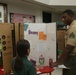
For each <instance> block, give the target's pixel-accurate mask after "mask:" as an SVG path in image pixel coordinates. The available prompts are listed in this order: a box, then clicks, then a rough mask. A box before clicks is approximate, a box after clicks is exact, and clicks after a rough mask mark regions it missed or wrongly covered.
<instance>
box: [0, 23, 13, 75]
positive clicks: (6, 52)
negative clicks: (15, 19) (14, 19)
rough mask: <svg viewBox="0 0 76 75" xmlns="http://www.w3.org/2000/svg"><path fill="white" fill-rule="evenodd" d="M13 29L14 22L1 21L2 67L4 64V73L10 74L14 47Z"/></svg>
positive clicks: (0, 51) (0, 48)
mask: <svg viewBox="0 0 76 75" xmlns="http://www.w3.org/2000/svg"><path fill="white" fill-rule="evenodd" d="M11 30H12V24H10V23H0V62H1V64H0V67H1V66H2V65H3V69H4V75H9V73H10V69H11V65H12V64H11V62H12V58H13V50H12V49H13V48H12V34H11V33H12V32H11ZM0 75H1V74H0Z"/></svg>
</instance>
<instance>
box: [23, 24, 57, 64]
mask: <svg viewBox="0 0 76 75" xmlns="http://www.w3.org/2000/svg"><path fill="white" fill-rule="evenodd" d="M24 39H27V40H28V41H29V42H30V44H31V48H30V49H31V52H30V54H29V60H30V59H33V60H36V64H39V57H40V55H43V57H44V58H45V62H44V65H49V58H52V59H53V61H55V60H56V23H47V24H46V23H24Z"/></svg>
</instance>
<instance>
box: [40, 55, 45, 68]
mask: <svg viewBox="0 0 76 75" xmlns="http://www.w3.org/2000/svg"><path fill="white" fill-rule="evenodd" d="M39 63H40V69H43V67H44V57H43V55H40V57H39Z"/></svg>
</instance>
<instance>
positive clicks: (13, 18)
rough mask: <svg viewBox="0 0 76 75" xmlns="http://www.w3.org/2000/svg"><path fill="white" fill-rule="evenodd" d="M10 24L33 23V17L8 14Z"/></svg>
mask: <svg viewBox="0 0 76 75" xmlns="http://www.w3.org/2000/svg"><path fill="white" fill-rule="evenodd" d="M10 22H11V23H34V22H35V16H33V15H27V14H19V13H10Z"/></svg>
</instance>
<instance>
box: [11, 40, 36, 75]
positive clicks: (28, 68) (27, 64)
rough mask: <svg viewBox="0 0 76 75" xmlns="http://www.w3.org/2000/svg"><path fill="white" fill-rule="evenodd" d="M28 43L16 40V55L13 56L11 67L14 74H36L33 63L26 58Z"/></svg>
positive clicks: (28, 48)
mask: <svg viewBox="0 0 76 75" xmlns="http://www.w3.org/2000/svg"><path fill="white" fill-rule="evenodd" d="M29 53H30V43H29V42H28V41H27V40H24V39H21V40H19V41H18V42H17V56H16V57H14V58H13V61H12V69H13V72H14V75H37V73H36V69H35V67H34V64H33V63H32V62H31V61H29V60H28V55H29Z"/></svg>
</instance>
